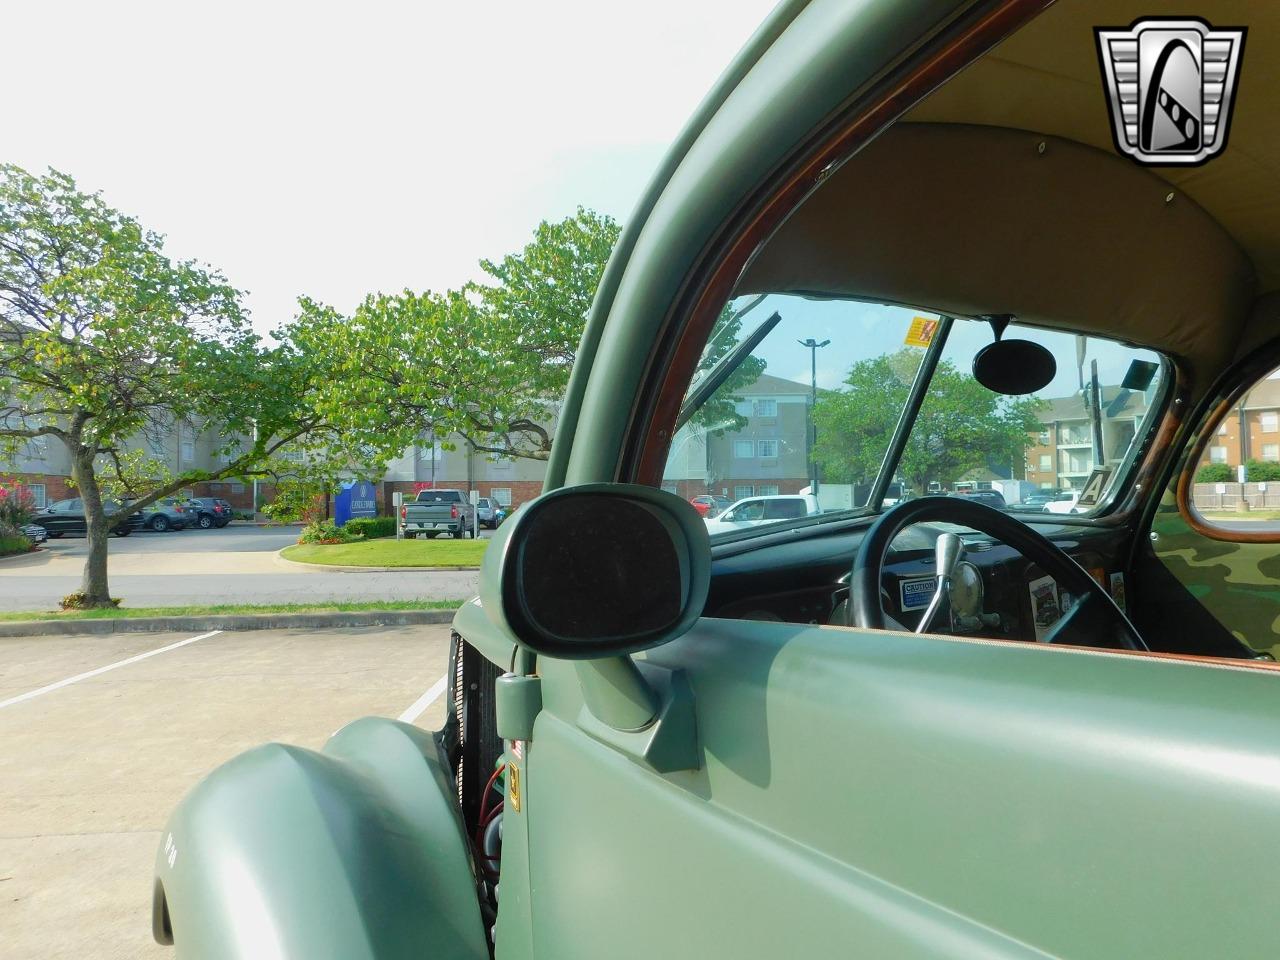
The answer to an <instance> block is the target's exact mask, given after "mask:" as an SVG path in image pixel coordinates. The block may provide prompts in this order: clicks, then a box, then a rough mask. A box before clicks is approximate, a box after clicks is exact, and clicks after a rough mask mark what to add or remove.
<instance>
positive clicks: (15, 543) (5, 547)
mask: <svg viewBox="0 0 1280 960" xmlns="http://www.w3.org/2000/svg"><path fill="white" fill-rule="evenodd" d="M35 548H36V545H35V544H34V543H32V542H31V541H30V540H28V539H27V538H26V537H24V536H23V535H22V534H20V533H5V532H3V531H0V557H7V556H10V555H12V554H15V553H30V552H31V551H32V550H34V549H35Z"/></svg>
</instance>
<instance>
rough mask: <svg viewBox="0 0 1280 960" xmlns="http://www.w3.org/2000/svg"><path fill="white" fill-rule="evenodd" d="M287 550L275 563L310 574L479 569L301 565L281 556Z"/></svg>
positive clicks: (281, 550)
mask: <svg viewBox="0 0 1280 960" xmlns="http://www.w3.org/2000/svg"><path fill="white" fill-rule="evenodd" d="M290 546H292V544H290ZM288 549H289V547H281V548H280V549H279V550H277V551H276V563H278V564H281V565H282V566H286V567H295V568H297V569H299V570H307V571H310V572H312V573H316V572H319V573H323V572H325V571H326V570H332V571H334V572H335V573H442V572H444V573H458V572H460V571H465V572H475V571H478V570H479V569H480V568H479V567H352V566H347V565H345V564H338V563H303V562H302V561H301V560H290V559H288V558H287V557H284V556H281V554H283V553H284V551H286V550H288Z"/></svg>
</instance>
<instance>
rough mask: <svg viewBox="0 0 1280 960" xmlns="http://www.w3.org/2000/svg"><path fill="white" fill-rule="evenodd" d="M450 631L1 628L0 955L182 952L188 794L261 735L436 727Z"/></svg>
mask: <svg viewBox="0 0 1280 960" xmlns="http://www.w3.org/2000/svg"><path fill="white" fill-rule="evenodd" d="M448 636H449V628H448V627H447V626H417V627H403V628H393V629H390V628H384V627H369V628H355V629H341V630H337V629H335V630H323V631H300V630H298V631H289V630H285V631H254V632H244V633H230V632H226V633H218V632H214V633H211V634H207V635H203V634H197V635H176V636H175V635H156V634H116V635H111V636H105V637H101V636H100V637H32V638H22V639H0V942H3V944H4V946H3V950H2V951H0V953H2V954H3V956H4V957H5V958H6V960H16V958H28V957H30V958H35V957H40V958H55V957H68V958H70V957H76V958H81V957H95V958H98V957H101V958H117V957H118V958H135V957H152V956H154V957H165V956H172V951H171V950H170V949H169V948H161V947H159V946H157V945H156V944H154V943H153V942H152V940H151V932H150V897H151V873H152V862H153V860H154V857H155V852H156V848H157V844H158V842H159V838H160V831H161V829H162V827H163V825H164V823H165V820H166V818H167V817H168V815H169V813H170V811H171V810H172V809H173V807H174V805H175V804H176V803H177V802H178V801H179V800H180V799H181V797H182V796H183V795H184V794H185V793H186V792H187V790H188V789H189V788H190V787H191V786H192V785H193V784H194V783H195V782H196V781H197V780H198V779H199V778H200V777H202V776H203V775H204V774H205V773H207V772H208V771H209V770H210V769H212V768H213V767H214V766H216V765H218V764H219V763H222V762H223V761H225V760H227V759H229V758H230V757H232V756H234V755H235V754H237V753H239V752H241V751H242V750H245V749H247V748H248V747H251V746H254V745H256V744H258V743H261V742H264V741H268V740H279V741H285V742H289V743H295V744H300V745H303V746H308V747H319V746H321V745H322V744H323V743H324V741H325V740H326V739H327V738H328V736H329V735H330V734H332V733H333V732H334V731H335V730H336V729H338V728H339V727H341V726H342V725H344V724H345V723H347V722H348V721H350V720H354V719H356V718H358V717H361V716H366V715H370V714H376V715H382V716H389V717H400V718H402V719H405V720H410V721H413V722H416V723H418V724H419V725H421V726H424V727H427V728H432V729H434V728H438V727H439V726H440V723H441V721H442V720H443V717H444V697H443V696H442V691H443V676H444V673H445V667H446V661H447V657H448ZM155 651H159V652H155ZM148 654H149V655H148ZM135 658H137V659H135ZM104 667H105V668H108V669H106V670H103V668H104ZM86 674H87V675H86Z"/></svg>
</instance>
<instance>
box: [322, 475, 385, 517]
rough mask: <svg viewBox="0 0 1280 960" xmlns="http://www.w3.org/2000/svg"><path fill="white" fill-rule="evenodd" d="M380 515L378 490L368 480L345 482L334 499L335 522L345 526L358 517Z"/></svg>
mask: <svg viewBox="0 0 1280 960" xmlns="http://www.w3.org/2000/svg"><path fill="white" fill-rule="evenodd" d="M377 515H378V500H377V490H376V489H375V488H374V486H373V484H372V483H369V482H368V481H367V480H353V481H351V482H349V483H344V484H343V485H342V487H341V489H339V490H338V495H337V496H336V497H335V498H334V501H333V522H334V523H336V524H337V525H338V526H340V527H341V526H345V525H346V522H347V521H348V520H354V519H356V517H376V516H377Z"/></svg>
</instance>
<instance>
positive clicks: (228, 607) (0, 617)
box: [0, 600, 464, 623]
mask: <svg viewBox="0 0 1280 960" xmlns="http://www.w3.org/2000/svg"><path fill="white" fill-rule="evenodd" d="M463 603H464V601H462V600H364V601H350V602H348V601H343V600H335V601H332V602H329V603H324V602H320V603H261V604H259V603H226V604H214V605H208V606H191V607H115V608H114V609H111V610H66V611H61V610H58V611H27V612H8V611H6V612H2V613H0V623H14V622H18V621H30V620H125V619H129V618H131V617H205V616H214V615H222V614H238V613H249V614H252V613H363V612H368V611H376V610H455V609H457V608H458V607H460V606H462V604H463Z"/></svg>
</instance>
